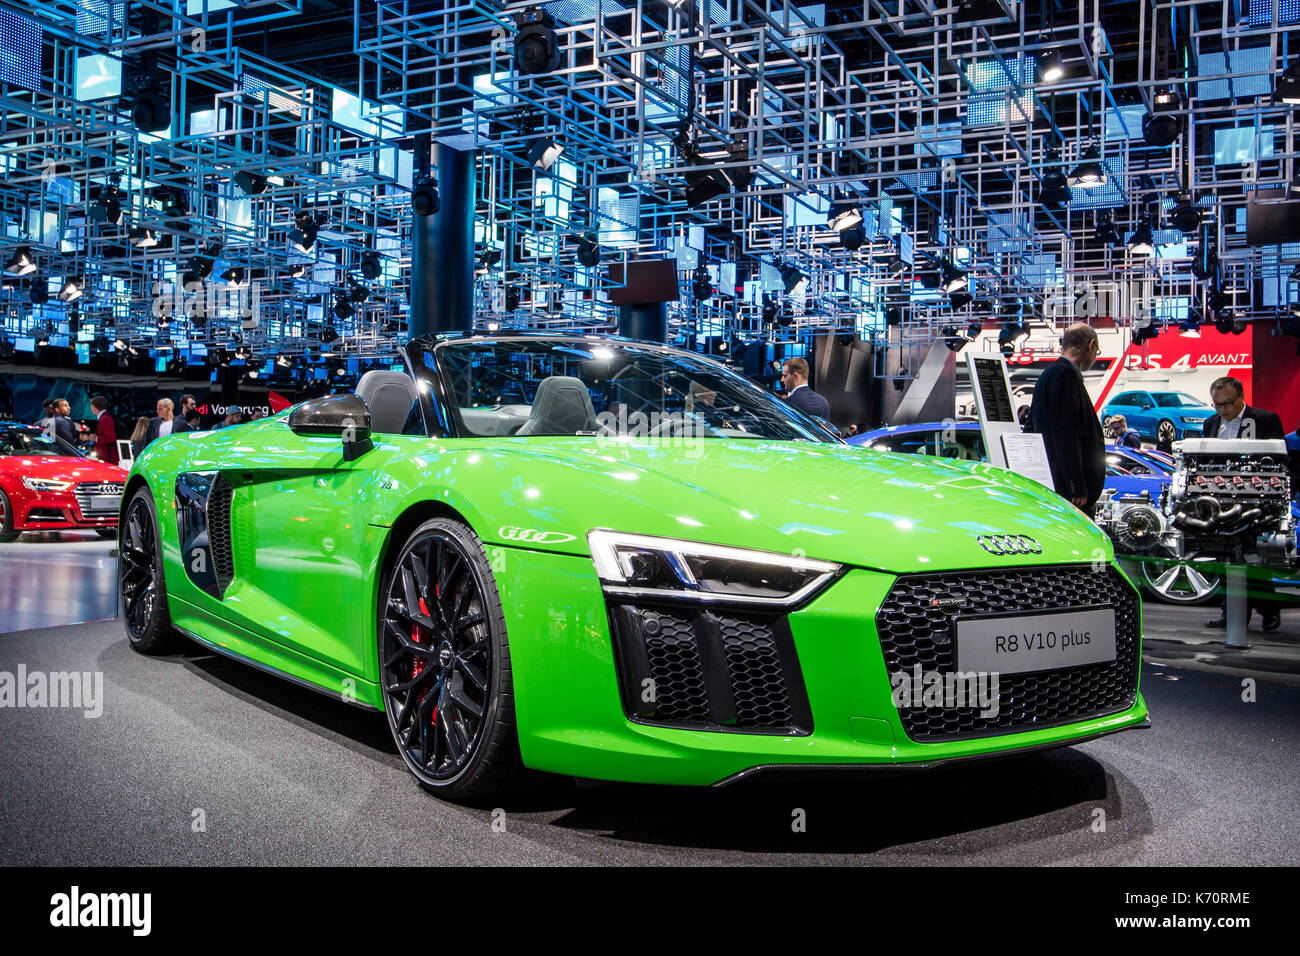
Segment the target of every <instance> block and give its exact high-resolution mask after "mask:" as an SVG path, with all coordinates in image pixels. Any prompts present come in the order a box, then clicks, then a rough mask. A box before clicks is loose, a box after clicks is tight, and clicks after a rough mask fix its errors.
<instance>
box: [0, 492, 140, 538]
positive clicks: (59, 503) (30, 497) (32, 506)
mask: <svg viewBox="0 0 1300 956" xmlns="http://www.w3.org/2000/svg"><path fill="white" fill-rule="evenodd" d="M116 527H117V511H116V509H115V510H113V511H102V512H98V513H95V512H89V513H83V512H82V510H81V504H80V503H79V501H78V499H77V495H76V491H75V488H70V489H68V490H67V491H26V492H25V496H24V497H23V498H22V499H21V500H20V501H16V502H14V530H15V531H60V530H68V529H75V528H116Z"/></svg>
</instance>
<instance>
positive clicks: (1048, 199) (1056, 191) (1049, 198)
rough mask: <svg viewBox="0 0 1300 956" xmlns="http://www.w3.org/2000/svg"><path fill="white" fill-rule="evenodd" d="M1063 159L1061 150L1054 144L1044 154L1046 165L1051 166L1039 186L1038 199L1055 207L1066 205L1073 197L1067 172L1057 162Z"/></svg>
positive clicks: (1045, 204) (1043, 203) (1046, 204)
mask: <svg viewBox="0 0 1300 956" xmlns="http://www.w3.org/2000/svg"><path fill="white" fill-rule="evenodd" d="M1060 161H1061V151H1060V150H1059V149H1058V148H1057V147H1055V146H1052V147H1050V148H1049V149H1047V151H1046V152H1045V153H1044V154H1043V164H1044V166H1050V167H1051V168H1049V169H1047V170H1046V171H1045V172H1044V173H1043V178H1042V185H1041V186H1040V187H1039V192H1038V201H1039V202H1040V203H1041V204H1042V205H1044V206H1049V207H1053V208H1057V207H1060V206H1064V205H1065V204H1066V203H1068V202H1069V201H1070V199H1071V196H1070V184H1069V183H1068V182H1067V181H1066V178H1065V174H1064V173H1063V172H1061V170H1060V168H1059V167H1057V166H1056V165H1055V164H1057V163H1059V162H1060Z"/></svg>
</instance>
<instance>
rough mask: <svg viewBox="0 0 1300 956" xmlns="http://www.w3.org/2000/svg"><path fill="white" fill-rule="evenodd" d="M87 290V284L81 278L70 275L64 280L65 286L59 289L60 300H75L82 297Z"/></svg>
mask: <svg viewBox="0 0 1300 956" xmlns="http://www.w3.org/2000/svg"><path fill="white" fill-rule="evenodd" d="M84 292H85V285H84V283H83V282H82V280H81V279H80V278H74V277H72V276H69V277H68V278H67V279H65V280H64V282H63V287H62V288H61V289H59V301H60V302H75V301H76V300H77V299H80V298H81V296H82V294H83V293H84Z"/></svg>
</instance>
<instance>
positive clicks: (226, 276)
mask: <svg viewBox="0 0 1300 956" xmlns="http://www.w3.org/2000/svg"><path fill="white" fill-rule="evenodd" d="M221 281H222V282H224V283H226V285H229V286H233V287H234V288H236V289H238V288H239V287H240V286H241V285H243V284H244V283H246V282H247V281H248V270H247V269H245V268H243V267H242V266H231V267H230V268H229V269H227V270H226V271H225V272H223V273H221Z"/></svg>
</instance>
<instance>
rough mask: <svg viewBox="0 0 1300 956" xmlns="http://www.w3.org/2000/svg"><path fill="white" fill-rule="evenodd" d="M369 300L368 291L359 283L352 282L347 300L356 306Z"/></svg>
mask: <svg viewBox="0 0 1300 956" xmlns="http://www.w3.org/2000/svg"><path fill="white" fill-rule="evenodd" d="M369 298H370V290H369V289H368V288H366V287H365V286H363V285H361V283H359V282H353V283H352V285H351V287H350V288H349V289H348V299H349V300H350V301H352V302H353V303H355V304H356V305H360V304H361V303H362V302H365V301H366V300H367V299H369Z"/></svg>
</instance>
